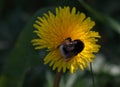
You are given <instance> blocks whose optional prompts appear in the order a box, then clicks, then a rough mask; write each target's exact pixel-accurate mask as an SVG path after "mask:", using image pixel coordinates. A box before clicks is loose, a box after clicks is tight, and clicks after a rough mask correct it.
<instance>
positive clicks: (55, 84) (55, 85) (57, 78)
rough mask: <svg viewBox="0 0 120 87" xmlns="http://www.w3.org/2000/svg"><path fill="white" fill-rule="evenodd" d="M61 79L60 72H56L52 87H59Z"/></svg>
mask: <svg viewBox="0 0 120 87" xmlns="http://www.w3.org/2000/svg"><path fill="white" fill-rule="evenodd" d="M61 77H62V72H57V74H56V79H55V81H54V85H53V87H59V83H60V80H61Z"/></svg>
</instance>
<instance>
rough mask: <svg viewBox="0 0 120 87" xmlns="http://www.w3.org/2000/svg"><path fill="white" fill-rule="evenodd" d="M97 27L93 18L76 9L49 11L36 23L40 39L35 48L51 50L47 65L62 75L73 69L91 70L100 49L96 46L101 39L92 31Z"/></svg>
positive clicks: (46, 58)
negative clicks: (89, 65)
mask: <svg viewBox="0 0 120 87" xmlns="http://www.w3.org/2000/svg"><path fill="white" fill-rule="evenodd" d="M94 25H95V22H94V21H92V20H91V19H90V17H86V16H85V14H84V13H81V12H79V11H78V12H76V8H72V9H71V10H70V7H64V8H62V7H59V8H56V13H55V14H53V13H52V12H50V11H49V12H48V14H44V16H43V17H38V20H36V22H35V24H34V27H35V28H36V30H35V31H34V32H35V33H36V34H37V36H38V38H37V39H33V40H32V43H33V45H34V46H36V47H35V49H43V48H47V49H48V51H49V53H48V54H47V55H46V57H45V58H44V64H48V63H49V65H50V66H51V67H52V68H53V70H55V69H57V71H58V72H60V71H62V72H66V70H69V71H70V72H71V73H74V72H75V71H76V70H77V69H78V68H80V69H81V70H84V68H86V67H88V62H93V58H95V55H94V53H95V52H98V50H99V48H100V46H99V45H98V44H96V42H97V41H98V39H96V38H100V36H99V34H98V32H95V31H91V28H92V27H93V26H94Z"/></svg>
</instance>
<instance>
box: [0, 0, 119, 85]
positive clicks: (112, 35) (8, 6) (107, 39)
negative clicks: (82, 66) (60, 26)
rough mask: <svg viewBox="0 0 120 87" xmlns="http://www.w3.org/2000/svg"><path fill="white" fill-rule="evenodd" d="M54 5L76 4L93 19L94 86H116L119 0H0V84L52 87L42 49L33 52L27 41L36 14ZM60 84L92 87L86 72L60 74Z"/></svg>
mask: <svg viewBox="0 0 120 87" xmlns="http://www.w3.org/2000/svg"><path fill="white" fill-rule="evenodd" d="M58 6H70V7H76V8H77V10H79V11H81V12H84V13H85V14H86V15H87V16H90V17H91V18H92V19H93V20H95V22H96V26H95V27H94V30H95V31H99V33H100V35H101V36H102V38H101V39H100V41H99V43H100V44H101V49H100V51H99V53H98V54H96V56H97V58H96V59H95V62H94V63H93V71H94V77H95V85H96V87H119V86H120V0H0V87H52V85H53V82H54V79H55V71H54V72H53V71H52V70H51V68H49V67H48V65H44V64H43V58H44V56H45V54H46V53H45V51H44V50H41V51H35V50H34V49H33V47H32V45H31V43H30V41H31V39H32V38H33V37H35V36H34V34H33V33H32V31H33V29H34V28H33V26H32V24H33V23H34V21H35V19H36V17H37V16H41V15H42V14H43V13H44V12H47V10H53V8H54V7H58ZM36 12H37V13H36ZM35 13H36V14H35ZM34 14H35V15H34ZM60 87H92V80H91V74H90V71H89V70H87V69H86V70H85V71H83V72H81V71H79V70H78V71H77V72H76V73H75V74H70V73H69V72H68V73H66V74H64V75H63V78H62V80H61V83H60Z"/></svg>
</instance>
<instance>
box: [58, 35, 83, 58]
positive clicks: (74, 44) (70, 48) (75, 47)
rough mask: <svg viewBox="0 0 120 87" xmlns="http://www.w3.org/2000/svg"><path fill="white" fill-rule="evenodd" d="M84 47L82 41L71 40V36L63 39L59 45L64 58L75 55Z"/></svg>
mask: <svg viewBox="0 0 120 87" xmlns="http://www.w3.org/2000/svg"><path fill="white" fill-rule="evenodd" d="M83 49H84V43H83V42H82V41H81V40H79V39H76V40H73V41H72V40H71V38H70V37H69V38H67V39H65V40H64V41H63V43H62V44H61V45H60V46H59V50H60V52H61V54H62V56H63V57H64V58H66V59H68V58H71V57H73V56H76V55H77V54H78V53H80V52H81V51H82V50H83Z"/></svg>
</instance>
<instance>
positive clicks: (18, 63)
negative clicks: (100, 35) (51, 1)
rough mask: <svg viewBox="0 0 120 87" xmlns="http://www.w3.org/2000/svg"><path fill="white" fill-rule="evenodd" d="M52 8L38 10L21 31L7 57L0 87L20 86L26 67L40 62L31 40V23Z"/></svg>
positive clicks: (32, 34)
mask: <svg viewBox="0 0 120 87" xmlns="http://www.w3.org/2000/svg"><path fill="white" fill-rule="evenodd" d="M48 10H52V8H44V9H41V10H39V11H38V12H37V13H36V14H35V15H34V16H33V18H32V19H31V20H30V21H29V23H28V24H27V25H26V27H25V28H24V29H23V31H22V32H21V34H20V36H19V38H18V41H17V43H16V45H15V47H14V49H13V51H12V52H11V54H10V55H9V57H8V62H7V65H6V67H5V71H4V73H3V74H2V75H1V76H0V87H22V84H23V80H24V77H25V73H26V71H27V69H29V68H31V67H35V66H37V65H38V64H39V63H40V56H39V55H38V53H37V52H36V51H35V50H34V47H33V46H32V43H31V40H32V39H33V38H34V37H35V35H34V33H33V30H34V28H33V24H34V23H35V20H36V19H37V17H38V16H42V15H43V14H44V13H45V12H47V11H48Z"/></svg>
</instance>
